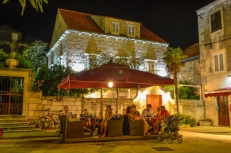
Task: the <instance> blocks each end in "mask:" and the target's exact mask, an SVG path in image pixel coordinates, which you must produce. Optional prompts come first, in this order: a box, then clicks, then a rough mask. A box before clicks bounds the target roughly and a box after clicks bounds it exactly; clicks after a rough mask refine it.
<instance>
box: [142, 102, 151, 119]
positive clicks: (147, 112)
mask: <svg viewBox="0 0 231 153" xmlns="http://www.w3.org/2000/svg"><path fill="white" fill-rule="evenodd" d="M142 116H143V117H146V116H153V110H152V105H151V104H147V105H146V109H144V110H143V111H142Z"/></svg>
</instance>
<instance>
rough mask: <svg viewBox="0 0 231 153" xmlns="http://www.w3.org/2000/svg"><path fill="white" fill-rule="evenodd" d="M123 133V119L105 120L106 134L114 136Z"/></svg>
mask: <svg viewBox="0 0 231 153" xmlns="http://www.w3.org/2000/svg"><path fill="white" fill-rule="evenodd" d="M122 135H123V121H122V120H109V121H108V122H107V136H108V137H115V136H122Z"/></svg>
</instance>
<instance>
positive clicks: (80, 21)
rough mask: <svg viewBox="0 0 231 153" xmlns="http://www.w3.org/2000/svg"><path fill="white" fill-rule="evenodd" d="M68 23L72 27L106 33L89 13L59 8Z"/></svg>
mask: <svg viewBox="0 0 231 153" xmlns="http://www.w3.org/2000/svg"><path fill="white" fill-rule="evenodd" d="M59 12H60V13H61V15H62V17H63V19H64V20H65V22H66V24H67V25H68V27H69V28H71V29H78V30H83V31H89V32H97V33H104V32H103V31H102V30H101V29H100V28H99V26H98V25H97V24H96V23H95V21H94V20H93V19H92V18H91V16H90V15H89V14H85V13H80V12H75V11H69V10H64V9H59Z"/></svg>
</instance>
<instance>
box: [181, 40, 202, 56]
mask: <svg viewBox="0 0 231 153" xmlns="http://www.w3.org/2000/svg"><path fill="white" fill-rule="evenodd" d="M183 52H184V55H188V58H190V57H194V56H198V55H200V49H199V43H196V44H193V45H191V46H189V47H187V48H186V49H185V50H184V51H183Z"/></svg>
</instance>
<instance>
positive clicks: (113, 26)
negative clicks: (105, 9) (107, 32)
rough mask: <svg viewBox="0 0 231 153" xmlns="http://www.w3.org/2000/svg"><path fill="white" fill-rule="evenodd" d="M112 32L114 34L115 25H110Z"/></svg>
mask: <svg viewBox="0 0 231 153" xmlns="http://www.w3.org/2000/svg"><path fill="white" fill-rule="evenodd" d="M112 32H115V23H113V24H112Z"/></svg>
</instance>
